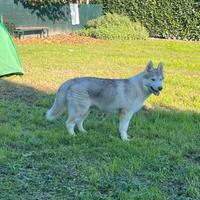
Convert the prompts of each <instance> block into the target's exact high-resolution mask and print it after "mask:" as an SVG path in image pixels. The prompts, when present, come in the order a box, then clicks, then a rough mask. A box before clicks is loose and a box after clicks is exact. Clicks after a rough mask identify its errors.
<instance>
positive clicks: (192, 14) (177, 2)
mask: <svg viewBox="0 0 200 200" xmlns="http://www.w3.org/2000/svg"><path fill="white" fill-rule="evenodd" d="M90 2H92V3H102V4H103V6H104V12H110V13H118V14H122V15H127V16H129V18H130V19H131V20H132V21H139V22H140V23H142V25H143V26H144V27H146V28H147V30H148V31H149V33H150V36H151V37H161V38H173V39H175V38H176V39H187V40H200V1H199V0H196V1H195V0H143V1H141V0H112V1H110V0H92V1H90Z"/></svg>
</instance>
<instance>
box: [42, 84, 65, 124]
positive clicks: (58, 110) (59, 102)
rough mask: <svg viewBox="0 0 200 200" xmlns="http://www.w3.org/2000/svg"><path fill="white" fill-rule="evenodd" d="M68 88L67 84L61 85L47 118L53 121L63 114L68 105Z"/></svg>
mask: <svg viewBox="0 0 200 200" xmlns="http://www.w3.org/2000/svg"><path fill="white" fill-rule="evenodd" d="M67 88H68V87H66V85H65V86H61V87H60V89H59V90H58V92H57V94H56V97H55V101H54V104H53V106H52V107H51V108H50V109H49V110H48V111H47V113H46V119H47V120H48V121H53V120H55V119H56V118H58V117H59V116H60V115H62V114H63V112H64V110H65V106H67V98H66V96H67V91H66V89H67Z"/></svg>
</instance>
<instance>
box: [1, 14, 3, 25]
mask: <svg viewBox="0 0 200 200" xmlns="http://www.w3.org/2000/svg"><path fill="white" fill-rule="evenodd" d="M1 23H2V24H3V15H1Z"/></svg>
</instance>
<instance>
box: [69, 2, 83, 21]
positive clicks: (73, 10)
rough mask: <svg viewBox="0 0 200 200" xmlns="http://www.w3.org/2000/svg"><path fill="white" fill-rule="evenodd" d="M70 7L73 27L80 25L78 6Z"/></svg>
mask: <svg viewBox="0 0 200 200" xmlns="http://www.w3.org/2000/svg"><path fill="white" fill-rule="evenodd" d="M69 6H70V12H71V20H72V25H78V24H80V20H79V9H78V4H77V3H70V4H69Z"/></svg>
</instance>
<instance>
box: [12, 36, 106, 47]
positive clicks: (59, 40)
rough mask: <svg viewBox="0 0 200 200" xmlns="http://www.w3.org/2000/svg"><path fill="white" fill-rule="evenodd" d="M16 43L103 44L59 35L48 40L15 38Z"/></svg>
mask: <svg viewBox="0 0 200 200" xmlns="http://www.w3.org/2000/svg"><path fill="white" fill-rule="evenodd" d="M14 42H15V43H16V44H73V45H81V44H96V43H100V42H102V40H99V39H95V38H91V37H85V36H79V35H77V34H59V35H52V36H49V37H47V38H37V37H31V38H26V36H25V38H23V39H18V38H14Z"/></svg>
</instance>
